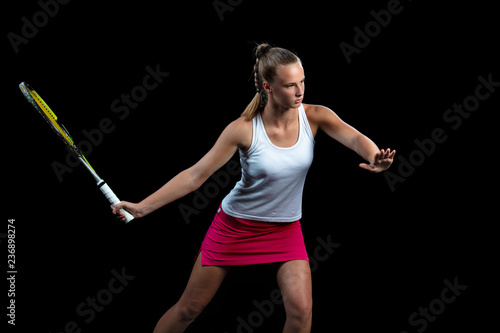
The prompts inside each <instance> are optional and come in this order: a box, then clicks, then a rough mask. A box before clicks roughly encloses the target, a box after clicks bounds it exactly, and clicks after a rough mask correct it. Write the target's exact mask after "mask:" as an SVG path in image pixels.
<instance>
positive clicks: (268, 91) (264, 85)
mask: <svg viewBox="0 0 500 333" xmlns="http://www.w3.org/2000/svg"><path fill="white" fill-rule="evenodd" d="M262 86H263V87H264V90H265V91H266V93H267V94H268V95H269V94H272V93H273V88H271V85H270V84H269V83H268V82H267V81H264V82H263V83H262Z"/></svg>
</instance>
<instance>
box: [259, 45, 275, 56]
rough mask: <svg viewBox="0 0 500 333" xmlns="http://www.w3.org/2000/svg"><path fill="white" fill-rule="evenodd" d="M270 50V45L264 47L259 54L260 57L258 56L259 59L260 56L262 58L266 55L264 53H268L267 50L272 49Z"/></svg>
mask: <svg viewBox="0 0 500 333" xmlns="http://www.w3.org/2000/svg"><path fill="white" fill-rule="evenodd" d="M272 48H273V47H272V46H271V45H268V46H266V47H265V48H264V50H263V51H262V53H261V55H260V56H261V57H262V56H264V54H266V53H267V51H269V50H270V49H272Z"/></svg>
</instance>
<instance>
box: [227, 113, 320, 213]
mask: <svg viewBox="0 0 500 333" xmlns="http://www.w3.org/2000/svg"><path fill="white" fill-rule="evenodd" d="M252 126H253V131H252V144H251V146H250V148H249V149H248V150H247V151H245V150H242V149H240V150H239V153H240V163H241V169H242V170H241V180H240V181H238V183H236V185H235V187H234V188H233V189H232V190H231V192H230V193H229V194H228V195H227V196H226V197H225V198H224V199H223V200H222V209H223V210H224V212H226V213H227V214H229V215H231V216H233V217H237V218H242V219H247V220H255V221H265V222H293V221H296V220H298V219H300V218H301V217H302V192H303V189H304V181H305V179H306V174H307V171H308V170H309V167H310V166H311V163H312V160H313V155H314V152H313V150H314V143H315V142H314V137H313V134H312V131H311V128H310V127H309V122H308V121H307V116H306V112H305V110H304V106H303V105H302V104H301V105H300V107H299V138H298V140H297V142H296V143H295V144H294V145H293V146H292V147H287V148H282V147H277V146H275V145H274V144H273V143H272V142H271V140H270V139H269V137H268V136H267V133H266V130H265V128H264V123H263V122H262V117H261V115H260V113H258V114H257V116H256V117H254V118H253V120H252Z"/></svg>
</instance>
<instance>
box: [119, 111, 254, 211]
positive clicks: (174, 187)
mask: <svg viewBox="0 0 500 333" xmlns="http://www.w3.org/2000/svg"><path fill="white" fill-rule="evenodd" d="M251 131H252V123H251V122H248V121H245V119H244V118H243V117H240V118H238V119H237V120H235V121H233V122H232V123H230V124H229V125H228V126H227V127H226V128H225V129H224V131H222V134H221V135H220V136H219V138H218V139H217V142H216V143H215V144H214V146H213V147H212V149H210V151H209V152H208V153H207V154H206V155H205V156H203V157H202V158H201V159H200V160H199V161H198V162H197V163H196V164H195V165H193V166H192V167H190V168H188V169H186V170H184V171H182V172H180V173H179V174H178V175H177V176H175V177H174V178H172V179H171V180H170V181H168V182H167V183H166V184H165V185H163V186H162V187H161V188H160V189H159V190H157V191H156V192H154V193H153V194H151V195H150V196H148V197H147V198H145V199H144V200H142V201H141V202H140V203H131V202H127V201H122V202H120V203H119V204H117V205H116V206H115V207H112V209H113V214H115V215H119V218H120V219H121V220H125V216H124V215H123V214H121V213H120V211H119V210H120V209H121V208H124V209H125V210H127V211H129V212H130V213H131V214H132V215H133V216H134V217H135V218H140V217H144V216H146V215H148V214H149V213H151V212H153V211H155V210H157V209H158V208H160V207H162V206H164V205H166V204H169V203H171V202H173V201H175V200H177V199H179V198H182V197H183V196H185V195H187V194H189V193H191V192H193V191H195V190H196V189H198V188H199V187H200V186H201V185H202V184H203V183H204V182H205V181H206V180H207V179H208V177H210V176H211V175H212V174H213V173H214V172H215V171H217V170H218V169H219V168H221V167H222V166H223V165H224V164H226V163H227V162H228V161H229V159H231V157H232V156H233V155H234V153H235V152H236V150H237V149H238V147H242V148H243V149H248V148H249V147H250V144H251V140H252V132H251Z"/></svg>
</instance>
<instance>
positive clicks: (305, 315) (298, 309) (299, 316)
mask: <svg viewBox="0 0 500 333" xmlns="http://www.w3.org/2000/svg"><path fill="white" fill-rule="evenodd" d="M312 310H313V308H312V299H311V300H302V301H298V302H293V303H292V304H289V306H288V308H287V309H286V315H287V318H289V319H291V320H293V321H295V322H299V323H303V324H308V323H309V322H310V321H311V318H312Z"/></svg>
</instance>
